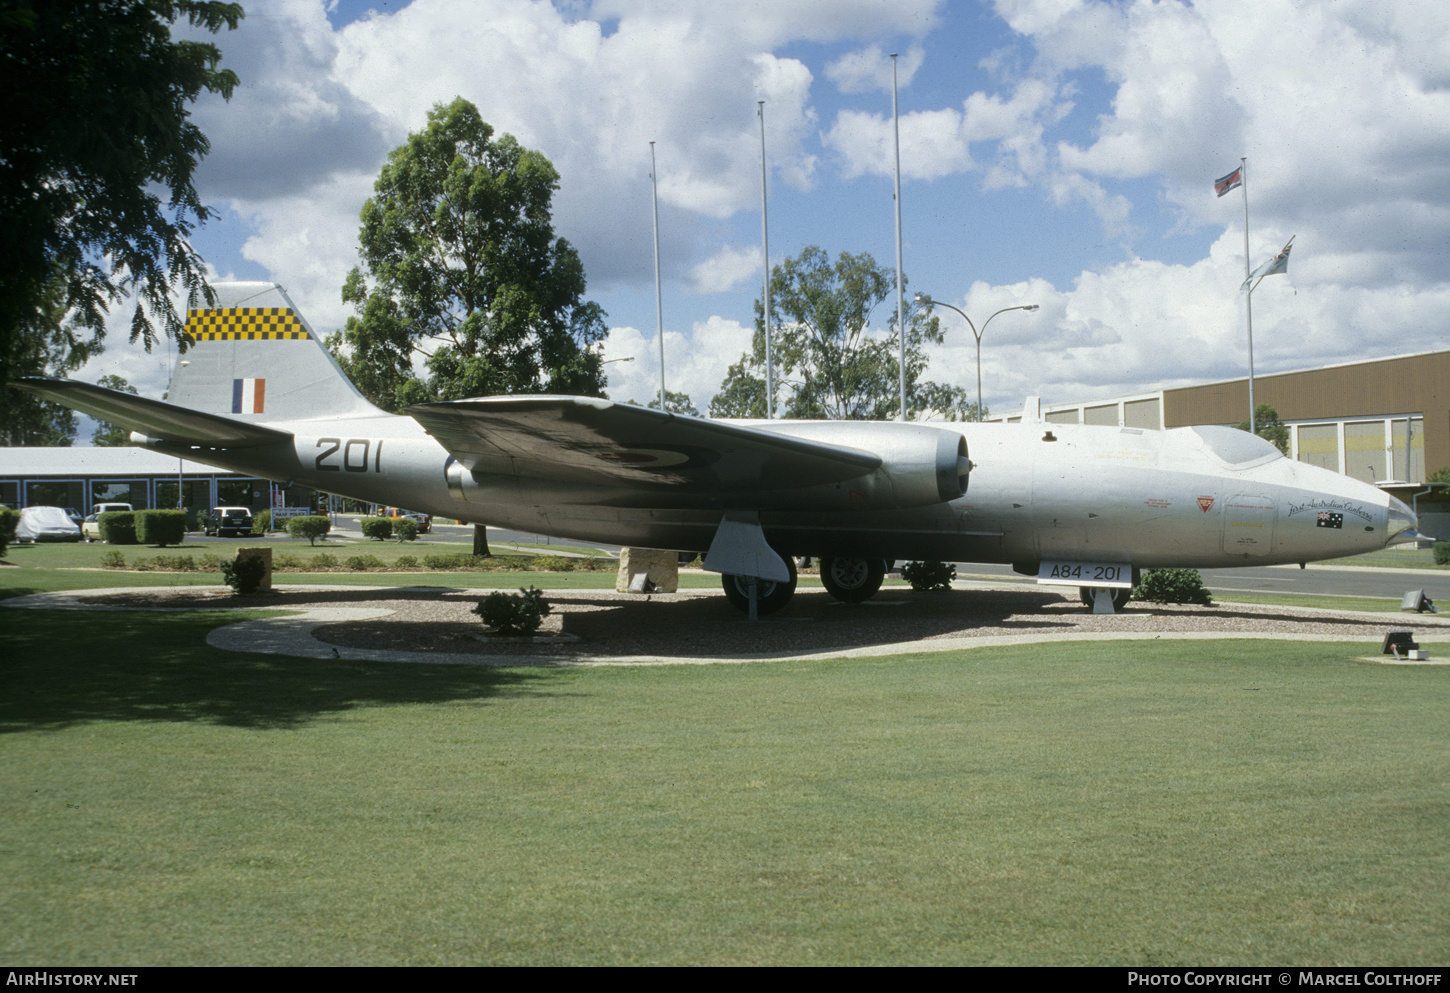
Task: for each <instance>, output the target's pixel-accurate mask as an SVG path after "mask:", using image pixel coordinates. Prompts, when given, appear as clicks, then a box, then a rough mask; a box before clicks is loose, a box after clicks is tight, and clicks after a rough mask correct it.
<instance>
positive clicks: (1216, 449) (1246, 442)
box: [1184, 424, 1284, 469]
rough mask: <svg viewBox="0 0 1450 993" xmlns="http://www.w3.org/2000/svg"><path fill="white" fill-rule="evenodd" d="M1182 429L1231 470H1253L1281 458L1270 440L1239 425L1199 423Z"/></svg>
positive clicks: (1281, 454)
mask: <svg viewBox="0 0 1450 993" xmlns="http://www.w3.org/2000/svg"><path fill="white" fill-rule="evenodd" d="M1184 430H1185V431H1188V432H1191V433H1192V434H1195V435H1197V436H1198V440H1199V441H1200V442H1201V443H1202V445H1203V447H1204V448H1205V449H1207V450H1208V451H1209V452H1210V453H1211V454H1212V455H1213V456H1214V457H1215V458H1217V459H1218V460H1219V461H1221V462H1223V463H1224V464H1225V465H1227V466H1228V467H1229V468H1230V469H1252V468H1253V467H1254V466H1260V465H1265V464H1267V463H1269V462H1273V461H1274V460H1275V459H1282V458H1283V457H1284V453H1283V452H1281V451H1279V449H1278V448H1277V447H1275V445H1274V444H1273V442H1269V441H1265V440H1264V439H1263V438H1260V437H1259V436H1258V435H1256V434H1249V433H1248V432H1247V431H1240V430H1239V429H1238V428H1226V427H1220V426H1219V425H1216V424H1200V425H1198V426H1196V427H1191V428H1185V429H1184Z"/></svg>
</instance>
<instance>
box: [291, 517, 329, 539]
mask: <svg viewBox="0 0 1450 993" xmlns="http://www.w3.org/2000/svg"><path fill="white" fill-rule="evenodd" d="M331 530H332V521H331V519H329V518H326V517H293V518H290V519H289V520H288V521H287V534H289V535H290V536H291V537H293V538H306V539H307V543H308V544H309V545H315V544H317V539H318V538H321V537H322V536H323V535H325V534H327V532H329V531H331Z"/></svg>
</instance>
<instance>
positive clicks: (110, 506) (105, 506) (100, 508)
mask: <svg viewBox="0 0 1450 993" xmlns="http://www.w3.org/2000/svg"><path fill="white" fill-rule="evenodd" d="M135 509H136V508H135V507H133V506H131V505H130V504H129V503H95V504H92V505H91V513H93V514H108V513H110V512H111V511H113V510H135Z"/></svg>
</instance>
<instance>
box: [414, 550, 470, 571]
mask: <svg viewBox="0 0 1450 993" xmlns="http://www.w3.org/2000/svg"><path fill="white" fill-rule="evenodd" d="M423 565H425V566H427V567H428V568H429V569H476V568H478V556H476V555H469V554H468V553H467V552H453V553H451V554H445V555H425V556H423Z"/></svg>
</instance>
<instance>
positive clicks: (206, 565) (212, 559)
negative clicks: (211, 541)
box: [117, 552, 222, 572]
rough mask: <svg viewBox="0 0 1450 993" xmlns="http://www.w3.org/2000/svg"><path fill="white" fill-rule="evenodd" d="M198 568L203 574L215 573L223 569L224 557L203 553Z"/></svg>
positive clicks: (213, 553)
mask: <svg viewBox="0 0 1450 993" xmlns="http://www.w3.org/2000/svg"><path fill="white" fill-rule="evenodd" d="M117 554H120V553H119V552H118V553H117ZM196 567H197V568H198V569H200V570H201V571H202V572H215V571H216V570H218V569H220V568H221V567H222V557H221V556H220V555H218V554H217V553H216V552H202V553H201V558H200V559H199V560H198V561H197V563H196Z"/></svg>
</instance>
